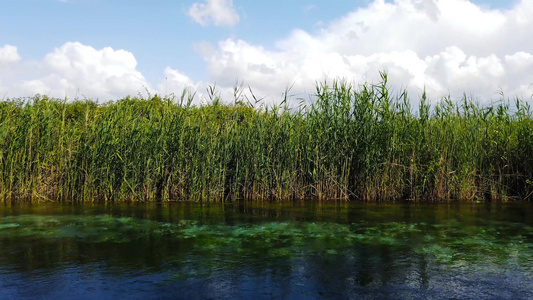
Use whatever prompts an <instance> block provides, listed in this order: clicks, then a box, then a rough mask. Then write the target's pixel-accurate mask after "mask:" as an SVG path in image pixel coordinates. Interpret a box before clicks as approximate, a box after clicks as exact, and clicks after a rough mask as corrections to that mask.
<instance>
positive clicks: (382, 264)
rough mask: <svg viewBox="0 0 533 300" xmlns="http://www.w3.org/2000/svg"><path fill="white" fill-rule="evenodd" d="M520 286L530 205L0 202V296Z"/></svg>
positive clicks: (500, 289) (212, 295)
mask: <svg viewBox="0 0 533 300" xmlns="http://www.w3.org/2000/svg"><path fill="white" fill-rule="evenodd" d="M122 298H128V299H283V298H285V299H376V298H379V299H533V206H532V205H529V204H507V205H501V204H500V205H496V204H472V205H470V204H469V205H464V204H463V205H458V204H454V205H405V204H391V205H377V204H337V205H335V204H327V205H326V204H322V205H321V204H318V203H307V204H304V203H296V204H248V205H244V204H226V205H206V204H204V205H201V204H182V203H181V204H180V203H172V204H163V205H157V204H149V205H141V204H135V205H134V204H129V205H57V204H54V205H42V204H41V205H34V206H28V205H12V206H10V205H6V206H2V207H0V299H122Z"/></svg>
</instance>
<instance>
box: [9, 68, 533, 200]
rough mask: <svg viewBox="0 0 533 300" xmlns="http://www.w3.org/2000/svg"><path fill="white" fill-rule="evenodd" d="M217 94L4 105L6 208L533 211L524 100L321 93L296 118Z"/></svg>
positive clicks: (381, 91) (532, 161) (324, 85)
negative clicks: (322, 203)
mask: <svg viewBox="0 0 533 300" xmlns="http://www.w3.org/2000/svg"><path fill="white" fill-rule="evenodd" d="M241 89H242V87H240V88H236V89H235V93H234V98H235V99H233V101H232V102H224V101H223V99H221V98H220V96H219V95H218V94H217V92H216V89H215V88H214V87H211V88H210V89H209V90H208V94H209V96H210V100H211V103H210V104H208V105H199V106H198V105H192V102H193V98H194V97H195V95H194V94H191V93H187V92H184V93H183V94H182V95H180V96H179V97H166V98H161V97H159V96H157V95H156V96H153V97H148V98H147V99H142V98H135V97H134V98H132V97H127V98H124V99H121V100H119V101H116V102H108V103H104V104H97V103H96V102H93V101H74V102H68V101H65V100H58V99H51V98H48V97H45V96H36V97H33V98H31V99H29V100H28V99H26V100H20V99H10V100H7V101H3V102H0V197H1V199H3V200H4V201H48V200H51V201H167V200H193V201H234V200H263V201H267V200H268V201H270V200H276V201H282V200H297V199H343V200H365V201H397V200H410V201H449V200H463V201H478V200H491V201H492V200H501V201H507V200H515V199H516V200H519V199H526V200H530V199H531V198H532V194H533V174H532V172H533V121H532V118H531V111H530V108H529V106H528V104H527V103H525V102H522V101H520V100H518V99H516V101H515V103H514V105H513V106H511V104H510V102H509V101H504V100H502V101H501V102H499V103H496V104H495V105H491V106H480V105H477V104H476V103H474V102H473V101H472V100H470V99H468V98H467V97H466V96H465V97H464V98H463V99H462V100H461V101H459V102H457V103H456V102H454V101H452V100H451V98H449V97H448V98H445V99H442V100H441V101H439V102H438V103H437V104H435V105H433V106H432V105H430V103H429V101H428V100H427V97H426V94H425V93H424V94H423V95H422V97H421V99H420V101H419V102H420V104H419V106H418V107H416V108H414V109H413V108H412V107H411V100H410V99H409V97H408V95H407V93H405V92H402V93H398V94H396V95H392V94H391V92H390V89H389V87H388V86H387V75H386V74H384V73H383V74H382V82H380V83H379V84H375V85H374V84H363V85H355V84H352V83H348V82H345V81H333V82H326V81H325V82H320V83H318V84H317V86H316V94H315V95H312V97H311V99H310V100H309V101H308V102H305V103H301V105H300V106H299V107H296V108H295V107H290V106H289V105H288V101H287V100H288V99H285V100H284V101H283V102H282V104H281V105H278V106H268V105H264V104H261V102H260V101H259V100H257V99H251V100H252V101H249V100H250V99H247V98H245V97H244V96H243V93H242V90H241Z"/></svg>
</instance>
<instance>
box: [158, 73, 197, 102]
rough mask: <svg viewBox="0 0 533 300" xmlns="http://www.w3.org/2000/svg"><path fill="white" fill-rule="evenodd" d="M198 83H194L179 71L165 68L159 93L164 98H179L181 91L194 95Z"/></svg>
mask: <svg viewBox="0 0 533 300" xmlns="http://www.w3.org/2000/svg"><path fill="white" fill-rule="evenodd" d="M199 85H200V83H199V82H194V81H193V80H191V79H190V78H189V77H188V76H187V75H185V74H183V73H181V72H180V71H178V70H176V69H173V68H170V67H166V68H165V82H162V83H160V84H159V86H158V87H159V91H160V93H162V94H163V95H165V96H169V95H172V94H174V95H175V96H177V97H180V96H181V95H182V93H183V91H187V92H189V93H194V92H196V91H197V90H198V88H199Z"/></svg>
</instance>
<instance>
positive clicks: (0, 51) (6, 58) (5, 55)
mask: <svg viewBox="0 0 533 300" xmlns="http://www.w3.org/2000/svg"><path fill="white" fill-rule="evenodd" d="M20 59H21V58H20V56H19V54H18V51H17V47H15V46H11V45H5V46H3V47H0V68H1V67H2V66H6V65H8V64H12V63H16V62H18V61H19V60H20Z"/></svg>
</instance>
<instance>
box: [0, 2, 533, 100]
mask: <svg viewBox="0 0 533 300" xmlns="http://www.w3.org/2000/svg"><path fill="white" fill-rule="evenodd" d="M331 3H332V2H331V1H326V0H292V1H241V0H233V1H231V0H209V1H206V0H201V1H194V0H187V1H177V0H174V1H170V0H168V1H167V0H152V1H139V0H0V7H1V9H0V93H1V94H2V95H0V97H2V96H4V95H7V97H19V96H31V95H32V94H35V93H43V94H49V95H51V96H54V97H65V96H66V97H79V96H80V95H82V96H84V97H89V98H95V97H96V98H99V99H106V100H108V99H112V98H119V97H123V96H126V95H125V94H136V93H137V92H140V91H142V90H144V89H145V88H148V89H149V90H150V91H153V92H158V93H163V94H165V93H167V94H168V93H171V92H175V93H180V89H183V88H186V87H189V88H191V89H197V90H200V91H201V90H203V89H204V87H205V85H206V84H213V83H217V86H218V87H219V88H220V89H221V92H222V93H225V92H227V93H229V92H228V91H230V90H231V88H232V85H234V83H235V82H236V81H237V80H239V81H244V83H245V84H247V85H250V86H251V87H252V88H254V90H257V91H258V93H260V94H261V95H265V96H266V97H270V98H272V101H273V102H275V101H276V97H278V98H279V94H280V93H281V92H283V90H284V89H285V87H287V86H289V85H292V86H294V89H295V90H296V91H295V93H302V94H304V93H306V92H309V91H311V92H312V86H313V83H314V81H315V80H322V79H324V78H330V79H331V78H344V79H348V80H353V81H354V82H357V83H360V82H361V81H363V82H364V81H374V80H377V79H376V78H375V77H376V74H377V73H378V72H379V71H380V70H387V71H389V76H390V77H391V82H392V84H394V85H397V86H398V87H399V88H406V89H408V90H409V91H411V92H412V93H414V94H420V91H421V90H422V89H423V88H426V89H427V90H428V91H429V92H431V93H432V94H431V95H430V96H433V98H435V99H439V98H440V97H442V96H445V95H447V94H453V95H461V94H462V93H463V92H466V93H472V94H475V95H477V96H479V97H481V98H482V99H481V100H482V101H485V100H484V99H491V98H493V97H494V95H496V94H497V92H498V91H499V90H503V91H504V92H506V93H507V94H517V95H519V96H520V97H522V98H527V97H529V96H530V95H531V94H533V90H532V88H531V84H533V77H532V75H529V74H532V73H533V72H532V70H533V69H532V68H533V56H532V54H533V48H532V46H533V44H532V43H531V42H530V41H528V37H529V40H531V38H532V37H533V35H532V34H531V30H530V29H529V28H533V22H532V21H530V20H529V19H531V18H530V17H529V16H531V15H533V0H521V1H519V0H516V1H503V0H493V1H489V0H476V1H467V0H395V1H385V0H375V1H370V0H359V1H357V0H354V1H335V5H331ZM528 13H529V14H528ZM521 18H522V19H523V20H522V19H521ZM373 20H379V22H378V21H375V22H374V21H373ZM411 39H412V40H411ZM104 49H108V50H107V52H105V51H104ZM104 52H105V53H107V54H104ZM109 53H111V54H112V55H108V54H109ZM487 101H488V100H487Z"/></svg>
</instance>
